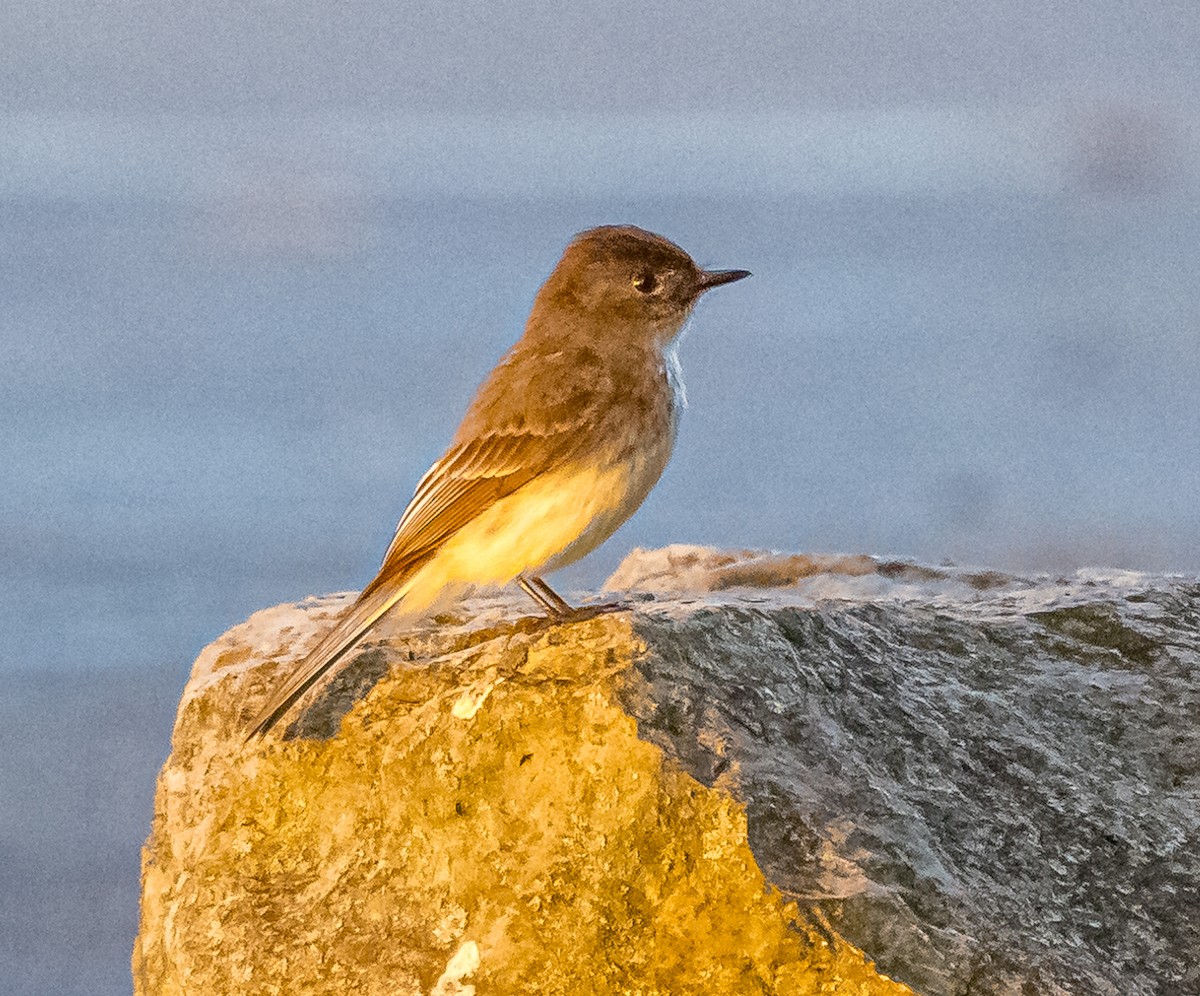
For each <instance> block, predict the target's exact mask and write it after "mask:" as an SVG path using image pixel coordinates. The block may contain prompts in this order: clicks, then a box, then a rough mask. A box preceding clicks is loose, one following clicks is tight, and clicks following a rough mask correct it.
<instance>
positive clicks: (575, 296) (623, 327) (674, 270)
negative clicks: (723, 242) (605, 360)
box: [530, 225, 750, 348]
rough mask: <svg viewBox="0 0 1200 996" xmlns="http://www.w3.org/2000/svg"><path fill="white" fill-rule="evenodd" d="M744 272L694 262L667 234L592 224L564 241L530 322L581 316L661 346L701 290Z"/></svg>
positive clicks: (745, 274)
mask: <svg viewBox="0 0 1200 996" xmlns="http://www.w3.org/2000/svg"><path fill="white" fill-rule="evenodd" d="M748 276H750V274H749V272H748V271H746V270H704V269H701V268H700V267H699V266H697V265H696V263H695V261H694V260H693V259H692V257H691V256H689V255H688V254H687V253H686V252H684V251H683V250H682V249H680V248H679V246H677V245H675V243H674V242H671V241H669V240H668V239H665V238H663V237H662V236H661V235H655V234H654V233H652V232H647V231H645V230H643V229H641V228H635V227H634V226H632V225H606V226H604V227H601V228H592V229H589V230H588V231H586V232H581V233H580V234H579V235H577V236H576V237H575V239H574V241H572V242H571V244H570V245H569V246H567V249H566V251H565V252H564V253H563V256H562V259H560V260H559V262H558V265H557V266H556V267H555V268H554V272H553V273H552V274H551V275H550V277H549V279H548V280H547V281H546V283H545V284H544V285H543V287H542V289H541V291H539V293H538V297H537V301H536V302H535V303H534V311H533V315H532V316H531V319H530V326H531V328H535V327H539V326H542V327H546V326H550V325H552V324H555V323H557V322H571V323H572V324H574V323H576V322H578V321H579V320H580V319H581V318H582V319H584V320H585V321H587V323H588V324H589V325H592V326H594V327H596V328H598V329H605V328H607V329H611V332H612V334H613V335H614V336H621V337H622V338H624V339H626V340H628V339H629V338H630V337H631V336H632V337H635V338H637V339H641V340H642V341H644V342H646V343H648V344H652V345H654V346H657V347H658V348H663V347H665V346H666V345H667V344H668V343H670V341H671V340H672V339H674V338H675V336H676V335H678V334H679V330H680V329H681V328H682V327H683V323H684V322H685V321H687V318H688V315H689V314H691V310H692V308H693V306H694V305H695V303H696V301H697V300H698V299H699V298H700V295H701V294H703V293H704V292H705V291H707V290H711V289H712V288H713V287H719V286H720V285H721V284H727V283H731V282H733V281H734V280H741V279H742V278H743V277H748ZM545 330H546V331H549V329H548V328H546V329H545Z"/></svg>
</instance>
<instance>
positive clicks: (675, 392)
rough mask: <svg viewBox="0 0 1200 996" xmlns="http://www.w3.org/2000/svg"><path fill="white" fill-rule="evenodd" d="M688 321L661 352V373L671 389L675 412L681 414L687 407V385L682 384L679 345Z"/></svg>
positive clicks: (686, 329) (685, 332) (685, 333)
mask: <svg viewBox="0 0 1200 996" xmlns="http://www.w3.org/2000/svg"><path fill="white" fill-rule="evenodd" d="M690 325H691V322H690V321H685V322H684V323H683V327H682V328H681V329H680V330H679V334H678V335H676V336H675V338H674V339H672V340H671V341H670V342H669V343H668V344H667V348H666V349H664V350H663V354H662V355H663V371H664V372H665V373H666V375H667V384H668V385H669V386H670V388H671V397H672V399H673V401H674V406H675V411H676V412H681V411H683V409H685V408H686V407H687V403H688V401H687V385H686V384H684V382H683V366H682V365H681V364H680V362H679V344H680V343H681V342H683V337H684V336H685V335H687V331H688V326H690Z"/></svg>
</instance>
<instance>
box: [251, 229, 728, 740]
mask: <svg viewBox="0 0 1200 996" xmlns="http://www.w3.org/2000/svg"><path fill="white" fill-rule="evenodd" d="M744 276H748V274H747V273H746V271H744V270H725V271H716V272H706V271H704V270H701V269H700V268H699V267H698V266H696V264H695V263H694V262H693V261H692V259H691V257H690V256H688V254H687V253H685V252H684V251H683V250H682V249H680V248H679V247H678V246H676V245H675V244H674V243H672V242H669V241H667V240H666V239H664V238H662V237H661V236H658V235H654V234H652V233H650V232H646V231H643V230H642V229H640V228H634V227H632V226H609V227H603V228H595V229H591V230H590V231H587V232H583V233H582V234H580V235H579V236H578V237H576V239H575V240H574V241H573V242H572V243H571V244H570V245H569V246H568V247H567V249H566V251H565V252H564V253H563V257H562V259H561V260H560V261H559V263H558V265H557V266H556V267H555V269H554V272H553V273H552V274H551V275H550V277H549V279H547V280H546V282H545V284H544V285H543V286H542V289H541V290H540V291H539V292H538V295H537V298H536V300H535V301H534V305H533V311H532V313H531V314H530V317H529V321H528V323H527V324H526V327H525V333H524V335H523V336H522V337H521V339H520V340H519V341H518V342H517V343H516V344H515V345H514V346H513V347H512V349H510V350H509V352H508V353H507V354H506V355H505V356H504V358H503V359H501V361H500V363H499V364H498V365H497V366H496V368H495V369H494V370H493V371H492V373H491V374H490V375H489V376H488V378H487V379H486V380H485V381H484V382H483V384H482V385H481V386H480V388H479V390H478V392H477V393H476V395H475V398H474V400H473V401H472V402H471V405H470V407H469V408H468V409H467V413H466V415H465V416H464V418H463V421H462V424H461V425H460V426H459V429H458V431H457V432H456V433H455V435H454V439H453V441H452V442H451V445H450V448H449V449H448V450H447V452H446V453H445V455H444V456H443V457H442V458H441V459H440V460H439V461H438V462H437V463H435V464H434V465H433V467H431V468H430V469H429V471H428V472H427V473H426V474H425V476H424V477H423V478H422V479H421V481H420V483H419V484H418V485H417V488H416V492H415V494H414V495H413V498H412V501H411V502H409V505H408V508H407V509H406V510H405V512H404V515H403V516H402V517H401V519H400V523H399V525H398V526H397V527H396V534H395V537H394V539H393V540H392V543H391V545H390V546H389V547H388V551H387V553H386V555H385V556H384V559H383V565H382V566H381V567H380V570H379V574H378V575H377V576H376V577H375V579H374V580H373V581H372V582H371V583H370V584H369V585H367V587H366V588H365V589H363V592H362V594H361V595H360V596H359V597H358V600H357V601H356V602H355V603H354V605H352V606H351V607H350V608H349V609H348V610H347V611H346V613H345V614H344V615H343V616H342V618H341V619H339V620H338V622H337V624H336V625H335V626H334V628H333V630H332V631H331V632H330V633H329V634H328V636H326V637H325V639H323V640H322V641H321V643H320V644H319V645H318V646H317V647H316V649H314V650H313V651H312V653H310V654H309V655H308V657H307V658H306V659H305V660H304V661H303V662H301V664H300V665H299V667H298V668H297V669H296V671H295V672H293V673H292V674H291V675H290V676H289V677H288V680H287V681H286V682H285V683H284V684H283V685H282V686H281V687H280V688H278V689H277V690H276V691H275V692H274V693H273V694H272V695H271V696H270V698H269V699H268V701H267V703H266V704H265V706H264V707H263V709H262V711H261V712H260V714H259V715H258V717H257V718H256V719H255V720H254V722H253V723H252V724H251V729H250V736H254V735H255V734H261V733H264V732H266V731H267V730H268V729H270V728H271V727H272V726H273V725H274V724H275V723H276V722H277V721H278V720H279V718H280V717H281V716H282V715H283V714H284V712H286V711H287V709H288V708H290V706H291V705H292V704H293V703H294V702H295V701H296V700H297V699H298V698H299V697H300V696H301V695H302V694H303V693H304V692H305V691H306V690H307V689H308V688H309V687H310V686H311V685H312V684H313V683H314V682H315V681H317V680H318V679H319V678H320V677H321V676H322V675H324V674H325V673H327V672H328V671H329V670H330V669H331V668H333V667H334V666H335V665H336V664H337V663H338V662H339V661H341V660H342V659H343V658H344V656H345V655H346V654H347V652H348V651H349V650H351V649H352V648H353V647H354V646H355V645H356V644H357V642H358V641H359V640H360V639H361V638H362V637H363V635H364V634H365V633H366V632H367V631H368V630H369V629H370V627H371V626H372V625H374V624H375V622H376V621H378V619H379V618H380V617H381V616H382V615H383V614H384V613H385V612H388V611H389V610H391V609H392V608H393V606H395V605H396V604H397V603H401V606H400V607H401V608H402V609H403V611H404V612H405V613H406V614H410V615H416V614H418V613H420V612H421V611H423V610H425V609H427V608H428V607H429V606H430V604H432V602H433V601H434V600H435V599H436V598H437V597H438V595H439V594H440V593H441V592H442V591H443V590H444V589H445V588H447V587H448V586H453V585H462V584H470V583H478V584H503V583H507V582H510V581H512V580H514V579H516V580H518V582H519V583H520V584H521V586H522V588H524V589H525V590H526V591H527V592H528V593H529V594H530V595H531V597H533V598H534V599H535V600H536V601H537V602H538V603H539V604H540V605H541V606H542V607H543V608H544V609H546V610H547V611H548V612H551V613H554V614H564V613H566V612H568V611H570V610H569V606H567V604H566V603H565V602H564V601H563V600H562V599H561V598H559V597H558V596H557V595H556V594H555V593H554V592H553V590H552V589H551V588H550V587H549V585H547V584H546V583H545V582H544V581H542V580H541V578H540V576H539V575H540V574H542V573H545V572H549V571H551V570H555V569H557V568H559V567H564V566H566V565H567V564H570V563H572V562H574V561H575V560H578V559H579V558H580V557H582V556H584V555H585V554H587V553H589V552H590V551H591V550H593V549H595V548H596V547H597V546H599V545H600V543H602V542H604V540H605V539H607V538H608V537H609V536H610V535H611V534H612V533H613V532H614V531H615V530H616V529H617V527H618V526H620V525H621V523H622V522H624V521H625V520H626V519H627V518H628V517H629V516H630V515H632V514H633V512H634V511H635V510H636V509H637V508H638V506H639V505H641V503H642V501H643V500H644V499H645V497H646V495H647V494H649V492H650V489H651V488H652V487H653V486H654V484H655V483H656V482H657V480H658V478H659V476H660V475H661V473H662V471H663V468H664V467H665V466H666V464H667V460H668V459H669V458H670V454H671V448H672V446H673V444H674V440H675V427H676V422H677V419H678V415H679V407H680V399H679V397H678V390H679V388H680V385H679V384H678V383H676V382H673V381H674V378H673V374H672V371H673V364H674V363H675V360H674V357H673V355H672V354H671V353H670V349H671V345H672V342H673V340H674V339H675V337H676V336H677V335H678V333H679V331H680V329H681V328H682V327H683V324H684V322H685V321H686V320H687V318H688V315H689V314H690V313H691V310H692V307H693V306H694V304H695V302H696V300H697V299H698V298H699V296H700V295H701V294H702V293H703V292H704V291H706V290H708V289H709V288H711V287H715V286H718V285H720V284H722V283H728V282H730V281H732V280H738V279H741V278H742V277H744Z"/></svg>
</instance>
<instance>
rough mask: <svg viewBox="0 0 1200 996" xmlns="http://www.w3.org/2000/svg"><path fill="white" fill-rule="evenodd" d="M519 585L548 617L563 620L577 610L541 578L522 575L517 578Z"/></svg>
mask: <svg viewBox="0 0 1200 996" xmlns="http://www.w3.org/2000/svg"><path fill="white" fill-rule="evenodd" d="M517 584H519V585H520V586H521V590H522V591H523V592H525V594H526V595H528V596H529V597H530V598H532V599H533V600H534V601H535V602H537V604H538V607H539V608H541V609H542V611H543V612H545V613H546V615H548V616H551V617H552V618H555V619H562V618H565V617H566V616H569V615H571V613H572V612H574V611H575V610H574V609H572V608H571V606H570V605H569V604H568V603H567V600H566V599H565V598H563V597H562V596H560V595H559V594H558V592H556V591H555V590H554V589H553V588H551V587H550V586H549V585H548V584H546V582H545V581H543V580H542V579H541V578H535V577H528V578H527V577H525V575H524V574H521V575H519V576H518V577H517Z"/></svg>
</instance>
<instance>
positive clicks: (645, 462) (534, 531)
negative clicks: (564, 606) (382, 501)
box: [404, 446, 670, 614]
mask: <svg viewBox="0 0 1200 996" xmlns="http://www.w3.org/2000/svg"><path fill="white" fill-rule="evenodd" d="M663 450H664V452H658V448H656V450H655V452H653V453H649V454H646V455H645V456H644V457H642V458H638V459H634V460H632V461H628V462H622V463H620V464H617V465H613V464H608V465H607V466H605V467H603V468H597V467H594V466H587V465H583V464H575V465H571V466H568V467H564V468H561V469H559V470H555V471H552V472H549V473H547V474H544V475H542V476H541V477H538V478H537V479H536V480H534V481H531V482H530V483H529V484H527V485H525V486H524V487H523V488H521V489H520V490H519V491H516V492H514V493H513V494H511V495H509V496H508V497H506V498H502V499H501V500H500V501H498V502H496V504H495V505H493V506H492V507H491V508H489V509H488V510H487V511H486V512H484V513H483V514H482V515H480V516H479V517H478V518H476V519H474V520H473V521H471V522H469V523H467V524H466V525H465V526H463V528H462V529H460V530H459V531H458V532H457V533H455V535H454V536H453V537H451V538H450V539H449V540H448V541H447V542H446V544H445V545H444V546H443V547H442V548H441V549H440V550H439V551H438V553H437V555H436V556H435V557H434V558H433V560H431V561H430V562H429V563H428V564H427V565H426V566H425V567H423V568H422V569H421V570H420V571H418V572H417V573H416V574H415V575H414V576H413V577H412V579H411V581H410V582H409V585H408V591H407V594H406V595H405V599H404V610H405V614H407V613H408V612H410V611H420V610H422V609H424V608H427V607H428V606H429V605H431V604H432V603H433V602H434V601H435V600H436V599H437V596H438V595H439V593H440V592H441V591H442V590H443V589H445V588H447V587H450V586H461V585H464V584H506V583H507V582H509V581H511V580H513V578H515V577H516V576H517V575H518V574H523V573H531V574H537V573H539V572H542V571H550V570H555V569H557V568H559V567H565V566H566V565H567V564H569V563H573V562H574V561H576V560H578V559H579V558H580V557H583V556H585V555H586V554H588V553H590V552H591V551H592V550H594V549H595V548H596V547H597V546H599V545H600V544H601V543H603V542H604V541H605V540H606V539H608V537H609V536H611V535H612V534H613V532H615V531H616V529H617V528H618V527H619V526H620V525H621V523H623V522H624V521H625V520H626V519H628V518H629V516H630V515H632V514H633V513H634V511H636V509H637V507H638V506H639V505H640V504H641V503H642V501H643V500H644V499H645V497H646V495H647V494H648V493H649V491H650V489H651V488H652V487H653V486H654V483H655V482H656V481H657V480H658V478H659V475H660V474H661V473H662V469H663V467H664V466H665V465H666V459H667V456H669V453H670V449H669V446H667V447H664V448H663Z"/></svg>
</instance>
